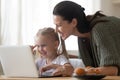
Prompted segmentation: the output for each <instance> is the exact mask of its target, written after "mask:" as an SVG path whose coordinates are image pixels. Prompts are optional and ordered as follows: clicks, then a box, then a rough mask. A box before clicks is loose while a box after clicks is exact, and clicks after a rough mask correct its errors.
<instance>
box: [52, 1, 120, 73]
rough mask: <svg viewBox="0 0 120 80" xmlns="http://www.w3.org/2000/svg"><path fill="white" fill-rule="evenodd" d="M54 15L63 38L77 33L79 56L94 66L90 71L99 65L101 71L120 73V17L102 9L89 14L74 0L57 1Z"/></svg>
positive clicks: (57, 29) (87, 63)
mask: <svg viewBox="0 0 120 80" xmlns="http://www.w3.org/2000/svg"><path fill="white" fill-rule="evenodd" d="M53 15H54V24H55V25H56V31H57V32H59V33H60V35H61V37H62V39H63V40H65V39H67V38H68V37H69V36H70V35H75V36H77V37H78V46H79V52H80V56H81V58H82V60H83V62H84V64H85V65H86V66H92V68H91V69H90V70H89V71H88V73H89V72H91V71H92V70H94V69H98V70H99V71H100V74H104V75H120V71H119V70H120V58H119V57H120V45H119V44H120V19H118V18H115V17H108V16H105V15H104V14H101V13H100V12H96V13H95V14H94V15H89V16H86V15H85V13H84V8H83V7H81V6H80V5H78V4H76V3H74V2H71V1H63V2H60V3H58V4H57V5H56V6H55V7H54V10H53ZM93 67H94V68H93Z"/></svg>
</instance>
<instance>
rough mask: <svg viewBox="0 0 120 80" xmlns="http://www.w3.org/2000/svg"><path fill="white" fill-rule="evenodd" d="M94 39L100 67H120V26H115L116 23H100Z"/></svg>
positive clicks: (93, 34) (96, 27)
mask: <svg viewBox="0 0 120 80" xmlns="http://www.w3.org/2000/svg"><path fill="white" fill-rule="evenodd" d="M119 22H120V21H119ZM118 26H119V27H118ZM92 38H93V40H94V41H95V45H96V49H97V50H96V51H97V53H95V54H97V57H98V58H99V60H98V61H99V66H118V67H120V25H115V23H114V22H106V23H99V24H97V25H95V27H94V29H93V31H92Z"/></svg>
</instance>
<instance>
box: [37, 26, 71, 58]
mask: <svg viewBox="0 0 120 80" xmlns="http://www.w3.org/2000/svg"><path fill="white" fill-rule="evenodd" d="M39 35H47V36H48V37H50V38H51V39H53V40H55V41H58V42H59V44H60V43H61V44H60V45H61V47H60V48H62V51H61V52H60V51H59V50H58V51H57V53H58V54H59V55H60V54H64V55H65V57H66V58H67V59H68V58H69V57H68V53H67V51H66V47H65V43H64V40H62V39H61V38H60V37H59V35H58V33H57V32H55V29H53V28H51V27H47V28H43V29H39V30H38V32H37V34H36V36H35V38H38V37H39Z"/></svg>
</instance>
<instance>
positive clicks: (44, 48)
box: [36, 34, 58, 58]
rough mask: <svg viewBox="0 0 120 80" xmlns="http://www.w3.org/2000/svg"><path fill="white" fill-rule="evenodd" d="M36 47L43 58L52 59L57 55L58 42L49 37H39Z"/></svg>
mask: <svg viewBox="0 0 120 80" xmlns="http://www.w3.org/2000/svg"><path fill="white" fill-rule="evenodd" d="M48 35H49V34H48ZM36 46H37V48H38V51H39V53H40V55H41V56H42V57H45V58H52V57H53V56H54V55H55V56H56V55H57V47H58V41H55V40H53V39H51V37H49V36H47V35H39V38H38V39H37V40H36Z"/></svg>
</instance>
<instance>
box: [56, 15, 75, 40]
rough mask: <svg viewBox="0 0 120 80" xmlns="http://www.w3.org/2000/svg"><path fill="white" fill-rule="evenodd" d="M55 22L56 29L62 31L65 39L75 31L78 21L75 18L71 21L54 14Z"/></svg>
mask: <svg viewBox="0 0 120 80" xmlns="http://www.w3.org/2000/svg"><path fill="white" fill-rule="evenodd" d="M54 24H55V25H56V31H57V32H59V33H60V35H61V37H62V39H63V40H65V39H66V38H67V37H69V36H70V35H72V34H73V33H74V29H75V27H76V22H75V20H74V19H73V20H72V21H71V22H68V21H67V20H63V18H62V17H61V16H59V15H54Z"/></svg>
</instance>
